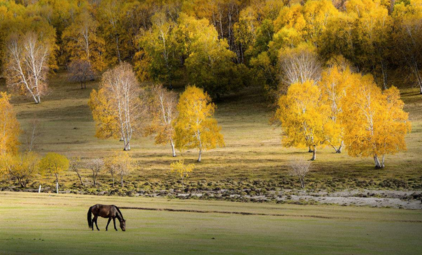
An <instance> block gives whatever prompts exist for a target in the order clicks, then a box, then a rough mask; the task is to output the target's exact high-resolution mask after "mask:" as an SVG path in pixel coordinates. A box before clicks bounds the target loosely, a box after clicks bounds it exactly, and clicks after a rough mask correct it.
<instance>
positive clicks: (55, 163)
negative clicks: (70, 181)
mask: <svg viewBox="0 0 422 255" xmlns="http://www.w3.org/2000/svg"><path fill="white" fill-rule="evenodd" d="M69 164H70V162H69V160H68V159H67V157H66V156H63V155H60V154H58V153H54V152H50V153H47V154H46V155H45V156H44V157H43V158H42V159H41V161H40V165H39V167H40V169H41V171H42V172H43V173H47V174H51V175H54V176H55V177H56V184H57V186H58V185H59V175H60V174H62V173H63V172H64V171H67V170H68V169H69Z"/></svg>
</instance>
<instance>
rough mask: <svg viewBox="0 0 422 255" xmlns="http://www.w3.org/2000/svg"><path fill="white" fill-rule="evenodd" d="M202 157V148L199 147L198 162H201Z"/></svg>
mask: <svg viewBox="0 0 422 255" xmlns="http://www.w3.org/2000/svg"><path fill="white" fill-rule="evenodd" d="M201 157H202V148H200V149H199V157H198V162H201Z"/></svg>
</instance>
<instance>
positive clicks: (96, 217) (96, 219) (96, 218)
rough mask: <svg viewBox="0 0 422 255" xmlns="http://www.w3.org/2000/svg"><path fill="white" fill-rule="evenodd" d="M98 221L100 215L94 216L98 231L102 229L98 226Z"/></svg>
mask: <svg viewBox="0 0 422 255" xmlns="http://www.w3.org/2000/svg"><path fill="white" fill-rule="evenodd" d="M97 221H98V216H95V217H94V222H95V226H96V227H97V230H98V231H100V229H99V228H98V223H97Z"/></svg>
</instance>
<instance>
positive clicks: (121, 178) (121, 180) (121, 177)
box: [120, 175, 124, 188]
mask: <svg viewBox="0 0 422 255" xmlns="http://www.w3.org/2000/svg"><path fill="white" fill-rule="evenodd" d="M120 183H121V184H122V188H123V187H124V184H123V175H121V176H120Z"/></svg>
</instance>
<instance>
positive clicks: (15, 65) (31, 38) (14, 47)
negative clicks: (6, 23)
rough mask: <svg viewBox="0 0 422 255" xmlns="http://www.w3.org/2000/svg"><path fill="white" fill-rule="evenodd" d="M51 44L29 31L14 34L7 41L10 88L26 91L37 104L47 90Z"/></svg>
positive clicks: (8, 81)
mask: <svg viewBox="0 0 422 255" xmlns="http://www.w3.org/2000/svg"><path fill="white" fill-rule="evenodd" d="M49 50H50V49H49V45H48V44H47V43H45V42H42V41H40V40H39V39H38V36H37V34H35V33H33V32H28V33H26V34H24V35H23V36H18V35H16V34H15V35H12V36H11V37H10V40H9V42H8V43H7V53H6V56H7V60H6V72H5V76H6V82H7V85H8V87H9V88H11V89H13V90H15V91H17V92H20V93H26V94H27V95H28V96H29V97H32V98H33V99H34V101H35V103H36V104H39V103H41V97H42V96H43V95H45V94H46V92H47V74H48V60H49V54H50V52H49Z"/></svg>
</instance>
